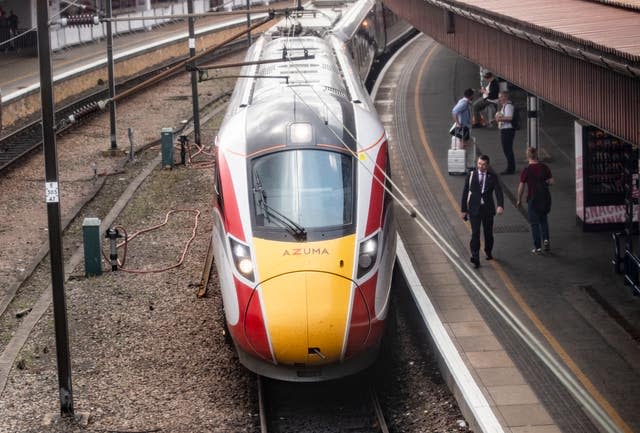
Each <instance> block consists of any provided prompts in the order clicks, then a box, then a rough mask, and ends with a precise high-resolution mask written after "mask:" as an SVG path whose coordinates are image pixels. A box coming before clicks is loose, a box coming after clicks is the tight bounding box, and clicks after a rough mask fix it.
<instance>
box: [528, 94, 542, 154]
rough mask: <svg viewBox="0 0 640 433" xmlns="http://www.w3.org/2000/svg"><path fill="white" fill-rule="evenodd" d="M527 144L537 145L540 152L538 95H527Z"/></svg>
mask: <svg viewBox="0 0 640 433" xmlns="http://www.w3.org/2000/svg"><path fill="white" fill-rule="evenodd" d="M527 146H530V147H535V148H536V149H538V155H539V154H540V132H539V130H538V97H537V96H534V95H528V96H527Z"/></svg>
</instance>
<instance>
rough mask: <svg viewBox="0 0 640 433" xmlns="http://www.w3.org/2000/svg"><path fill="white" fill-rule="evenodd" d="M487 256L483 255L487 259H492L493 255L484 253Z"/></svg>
mask: <svg viewBox="0 0 640 433" xmlns="http://www.w3.org/2000/svg"><path fill="white" fill-rule="evenodd" d="M486 254H487V256H486V257H485V258H486V259H487V260H493V256H492V255H491V253H486Z"/></svg>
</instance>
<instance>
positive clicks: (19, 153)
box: [0, 39, 246, 174]
mask: <svg viewBox="0 0 640 433" xmlns="http://www.w3.org/2000/svg"><path fill="white" fill-rule="evenodd" d="M244 49H246V40H244V39H242V40H237V41H234V42H231V43H229V44H227V45H225V46H223V47H221V48H220V49H219V50H217V51H216V52H215V53H213V54H212V55H211V56H210V57H208V58H207V59H206V61H213V60H217V59H219V58H221V57H224V56H227V55H229V54H233V53H236V52H238V51H241V50H244ZM186 58H187V57H185V58H181V59H179V60H176V61H174V62H172V63H171V64H165V65H162V66H160V67H157V68H154V69H153V70H150V71H147V72H145V73H144V74H141V75H138V76H136V77H132V78H130V79H128V80H126V81H124V82H122V83H120V84H118V85H117V86H116V90H117V93H121V92H123V91H125V90H129V89H133V88H135V86H136V85H138V84H140V83H142V82H144V81H146V80H148V79H150V78H152V77H154V76H156V75H158V74H160V73H161V72H163V71H165V70H167V68H171V67H173V66H174V65H177V64H179V63H180V62H182V61H184V60H185V59H186ZM182 72H184V71H182V70H178V71H176V73H175V74H172V75H168V76H164V77H162V79H160V80H158V83H160V82H161V81H162V80H164V79H166V78H169V77H171V76H174V75H177V74H178V73H182ZM156 84H157V83H156ZM142 90H143V89H141V91H142ZM108 96H109V90H108V89H106V88H105V89H99V90H96V91H95V92H92V93H91V94H89V95H86V96H84V97H83V98H81V99H79V100H77V101H74V102H72V103H70V104H67V105H65V106H64V107H61V108H59V109H58V110H56V115H55V116H56V125H58V129H57V131H56V135H59V134H62V133H64V132H66V131H69V130H70V129H72V128H75V127H77V126H79V125H81V124H82V121H79V122H76V123H71V122H68V121H66V120H65V119H68V117H69V116H70V115H72V114H77V113H82V112H83V111H84V110H87V107H90V106H91V104H95V103H96V102H97V101H101V100H104V99H106V98H108ZM130 96H131V95H130ZM41 147H42V125H41V120H40V119H36V120H33V121H31V122H28V123H26V124H25V125H22V126H20V127H18V128H17V129H15V130H14V131H12V132H10V133H9V134H7V135H6V136H4V137H2V139H0V174H2V173H3V172H5V171H6V170H8V169H9V168H10V167H12V166H13V165H14V164H16V163H18V162H19V161H21V160H22V159H23V158H25V157H27V156H28V155H30V154H31V153H32V152H35V151H37V150H38V149H40V148H41Z"/></svg>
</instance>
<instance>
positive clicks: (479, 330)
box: [449, 321, 492, 337]
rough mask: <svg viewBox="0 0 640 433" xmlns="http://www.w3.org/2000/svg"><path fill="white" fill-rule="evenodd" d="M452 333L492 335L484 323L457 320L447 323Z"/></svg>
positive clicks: (462, 335) (469, 335)
mask: <svg viewBox="0 0 640 433" xmlns="http://www.w3.org/2000/svg"><path fill="white" fill-rule="evenodd" d="M449 326H450V328H451V331H452V332H453V335H455V336H456V337H474V336H478V335H492V334H491V330H490V329H489V327H488V326H487V324H486V323H484V322H481V321H478V322H458V323H450V324H449Z"/></svg>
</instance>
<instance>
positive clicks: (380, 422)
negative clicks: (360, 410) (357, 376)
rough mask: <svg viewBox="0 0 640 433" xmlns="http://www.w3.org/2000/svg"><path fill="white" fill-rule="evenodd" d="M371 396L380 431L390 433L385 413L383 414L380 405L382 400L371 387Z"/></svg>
mask: <svg viewBox="0 0 640 433" xmlns="http://www.w3.org/2000/svg"><path fill="white" fill-rule="evenodd" d="M369 394H370V396H371V402H372V403H373V410H374V411H375V413H376V419H377V420H378V426H379V427H380V431H381V432H382V433H389V426H387V421H386V420H385V419H384V413H383V412H382V406H381V405H380V400H379V399H378V394H377V393H376V390H375V389H374V388H373V387H371V388H369Z"/></svg>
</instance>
